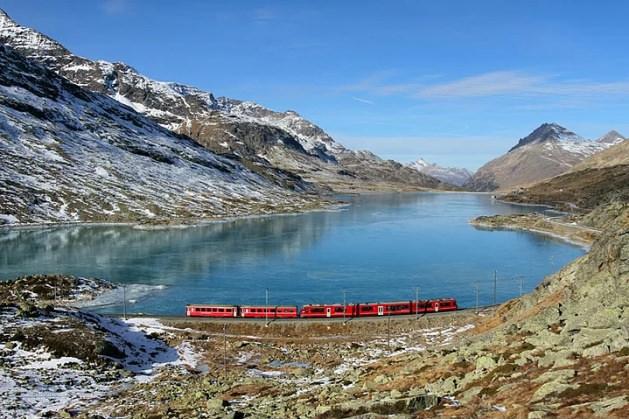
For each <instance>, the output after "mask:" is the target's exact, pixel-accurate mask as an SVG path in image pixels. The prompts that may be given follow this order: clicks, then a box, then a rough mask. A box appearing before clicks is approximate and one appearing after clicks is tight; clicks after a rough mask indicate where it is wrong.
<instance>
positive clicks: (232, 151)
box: [0, 10, 450, 192]
mask: <svg viewBox="0 0 629 419" xmlns="http://www.w3.org/2000/svg"><path fill="white" fill-rule="evenodd" d="M0 40H1V41H2V42H3V43H5V44H6V45H8V46H11V47H12V48H14V49H15V50H16V51H18V52H19V53H21V54H23V55H25V56H27V57H29V58H30V59H31V60H34V61H37V62H39V63H41V64H42V65H44V66H45V67H47V68H49V69H51V70H53V71H55V72H56V73H57V74H59V75H61V76H63V77H65V78H66V79H68V80H70V81H72V82H73V83H75V84H77V85H78V86H81V87H82V88H84V89H86V90H89V91H92V92H96V93H100V94H103V95H107V96H109V97H111V98H113V99H115V100H116V101H118V102H119V103H121V104H124V105H126V106H129V107H130V108H132V109H133V110H135V111H137V112H138V113H141V114H144V115H145V116H147V117H148V118H150V119H152V120H154V121H155V122H156V123H158V124H159V125H160V126H162V127H164V128H166V129H168V130H172V131H175V132H177V133H180V134H184V135H186V136H189V137H190V138H193V139H194V140H196V141H197V142H198V143H199V144H201V145H202V146H203V147H205V148H207V149H209V150H211V151H213V152H214V153H217V154H221V155H225V156H228V157H230V158H233V159H236V160H238V161H239V162H241V163H242V164H243V165H245V166H246V167H248V168H249V169H250V170H253V171H255V172H256V173H258V174H260V175H261V176H264V177H265V178H267V179H269V180H270V181H272V182H274V183H275V184H277V185H280V186H282V187H285V188H289V189H293V190H297V191H303V190H306V191H310V192H314V191H321V190H323V191H325V190H328V189H329V188H332V189H334V190H336V191H361V190H368V191H369V190H422V189H425V188H439V189H443V188H449V187H450V186H448V185H445V184H443V183H442V182H440V181H439V180H437V179H435V178H433V177H430V176H427V175H424V174H422V173H419V172H417V171H414V170H410V169H408V168H406V167H404V166H403V165H401V164H399V163H396V162H393V161H390V160H382V159H380V158H378V157H376V156H375V155H373V154H372V153H369V152H360V151H358V152H355V151H352V150H349V149H347V148H345V147H343V146H342V145H340V144H338V143H337V142H335V141H334V140H333V139H332V138H331V137H330V136H329V135H328V134H326V133H325V132H324V131H323V130H322V129H321V128H320V127H318V126H316V125H315V124H313V123H312V122H310V121H308V120H306V119H304V118H303V117H301V116H300V115H299V114H297V113H296V112H293V111H286V112H275V111H272V110H269V109H267V108H264V107H263V106H260V105H258V104H255V103H252V102H247V101H239V100H235V99H230V98H224V97H220V98H216V97H215V96H214V95H213V94H212V93H209V92H204V91H201V90H199V89H197V88H194V87H191V86H186V85H182V84H178V83H166V82H159V81H155V80H152V79H150V78H148V77H146V76H144V75H142V74H140V73H139V72H137V71H136V70H135V69H134V68H132V67H131V66H129V65H127V64H124V63H110V62H105V61H93V60H89V59H86V58H83V57H79V56H76V55H74V54H72V53H71V52H70V51H69V50H68V49H66V48H65V47H64V46H63V45H61V44H59V43H58V42H56V41H54V40H53V39H51V38H49V37H47V36H45V35H43V34H41V33H39V32H37V31H35V30H33V29H30V28H27V27H24V26H21V25H19V24H17V23H16V22H14V21H13V20H12V19H11V18H10V17H9V16H8V15H7V14H6V13H5V12H3V11H1V10H0ZM310 182H314V183H315V184H316V185H313V184H312V183H310ZM317 185H318V186H317Z"/></svg>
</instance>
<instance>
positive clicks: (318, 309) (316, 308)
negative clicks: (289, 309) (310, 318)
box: [312, 307, 324, 313]
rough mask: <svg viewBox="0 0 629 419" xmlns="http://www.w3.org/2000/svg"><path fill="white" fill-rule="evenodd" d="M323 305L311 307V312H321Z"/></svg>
mask: <svg viewBox="0 0 629 419" xmlns="http://www.w3.org/2000/svg"><path fill="white" fill-rule="evenodd" d="M323 311H324V310H323V307H313V309H312V312H313V313H323Z"/></svg>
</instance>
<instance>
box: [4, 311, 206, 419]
mask: <svg viewBox="0 0 629 419" xmlns="http://www.w3.org/2000/svg"><path fill="white" fill-rule="evenodd" d="M77 320H79V321H80V322H81V324H83V325H85V326H86V327H87V331H88V332H89V330H92V331H93V334H92V335H90V334H89V333H85V332H83V333H84V334H83V336H87V337H86V339H88V340H89V339H93V340H95V339H97V338H99V337H104V339H105V340H107V341H109V342H110V343H112V344H113V345H114V346H115V347H116V348H117V349H118V351H120V352H121V353H124V356H123V357H122V358H118V357H112V358H108V359H110V360H111V361H112V362H111V363H93V362H89V361H85V360H81V359H79V358H76V357H73V356H56V355H55V354H54V351H53V350H52V349H50V348H48V347H47V346H46V345H39V346H35V347H30V348H26V347H25V344H24V343H23V342H21V341H20V338H17V337H16V336H17V335H18V334H20V333H21V334H23V335H24V334H28V333H29V329H30V333H31V334H33V332H34V331H35V330H36V329H33V328H38V329H37V330H45V331H47V332H51V334H52V335H57V334H58V335H62V334H64V333H68V335H69V336H72V337H73V338H75V336H80V335H81V334H76V333H75V334H72V332H77V330H76V328H75V327H74V328H73V327H72V326H73V325H75V326H76V323H73V322H76V321H77ZM168 329H169V328H167V327H164V326H163V325H162V324H161V323H159V322H158V321H157V320H155V319H141V320H139V319H133V320H131V321H129V322H125V321H123V320H118V319H111V318H107V317H103V316H99V315H95V314H91V313H84V312H79V311H75V310H71V309H57V310H55V311H54V312H53V314H52V315H50V316H46V315H41V316H39V317H34V318H23V317H20V316H18V315H17V308H3V309H2V310H0V359H1V361H0V418H4V417H12V418H13V417H33V416H41V415H49V414H54V412H57V411H59V410H61V409H71V410H72V409H81V408H84V407H85V406H87V405H89V404H91V403H93V402H95V401H97V400H99V399H102V398H103V397H104V396H106V395H109V394H112V393H115V392H117V391H120V390H122V389H124V388H126V387H128V386H131V385H133V384H134V383H138V382H147V381H150V380H152V379H153V378H154V377H156V376H157V375H158V374H159V370H160V369H161V368H163V367H166V366H170V367H176V368H179V369H180V372H181V373H184V374H185V373H187V372H188V371H189V370H196V371H200V372H203V371H206V368H207V367H206V366H204V365H203V364H202V362H201V356H200V354H199V352H198V351H197V350H196V349H195V348H194V347H193V346H192V345H191V344H190V343H188V342H184V343H182V344H180V345H178V346H176V347H174V348H173V347H170V346H169V345H167V344H166V343H165V342H164V341H162V340H161V339H159V338H157V337H156V335H165V334H168V333H170V332H168ZM35 333H36V332H35ZM22 340H23V339H22ZM90 343H92V342H86V345H89V344H90ZM103 358H104V357H103ZM115 363H119V364H120V365H121V366H122V368H123V369H122V370H121V369H120V368H116V367H115V366H114V364H115ZM7 412H10V414H8V413H7Z"/></svg>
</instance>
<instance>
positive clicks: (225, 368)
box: [223, 323, 227, 374]
mask: <svg viewBox="0 0 629 419" xmlns="http://www.w3.org/2000/svg"><path fill="white" fill-rule="evenodd" d="M226 373H227V323H223V374H226Z"/></svg>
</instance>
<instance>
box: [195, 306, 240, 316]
mask: <svg viewBox="0 0 629 419" xmlns="http://www.w3.org/2000/svg"><path fill="white" fill-rule="evenodd" d="M186 316H188V317H220V318H226V317H238V306H226V305H209V304H188V305H187V306H186Z"/></svg>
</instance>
